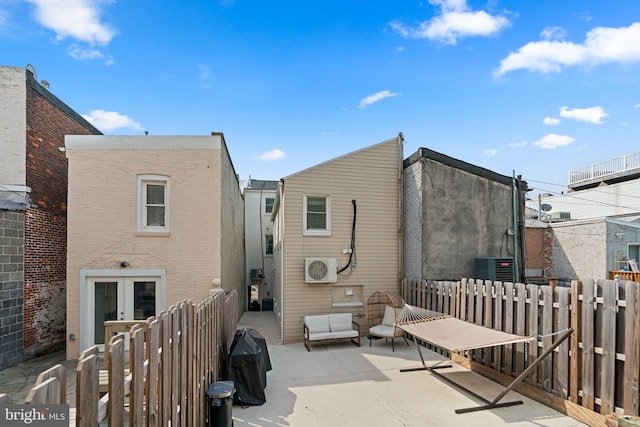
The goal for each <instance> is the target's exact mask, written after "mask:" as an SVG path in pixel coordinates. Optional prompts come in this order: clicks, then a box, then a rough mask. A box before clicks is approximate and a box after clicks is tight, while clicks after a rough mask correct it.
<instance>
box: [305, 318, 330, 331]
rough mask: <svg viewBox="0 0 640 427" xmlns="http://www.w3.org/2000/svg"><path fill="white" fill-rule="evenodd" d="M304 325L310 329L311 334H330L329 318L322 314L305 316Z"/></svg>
mask: <svg viewBox="0 0 640 427" xmlns="http://www.w3.org/2000/svg"><path fill="white" fill-rule="evenodd" d="M304 324H305V325H307V327H308V328H309V333H310V334H313V333H315V332H329V331H330V329H329V316H328V315H326V314H321V315H318V316H304Z"/></svg>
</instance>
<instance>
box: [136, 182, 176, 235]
mask: <svg viewBox="0 0 640 427" xmlns="http://www.w3.org/2000/svg"><path fill="white" fill-rule="evenodd" d="M138 232H149V233H168V232H169V177H168V176H163V175H138Z"/></svg>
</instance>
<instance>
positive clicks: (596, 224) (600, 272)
mask: <svg viewBox="0 0 640 427" xmlns="http://www.w3.org/2000/svg"><path fill="white" fill-rule="evenodd" d="M551 227H552V228H553V248H552V251H553V276H555V277H556V278H557V279H558V280H559V281H563V282H569V281H571V280H585V279H594V280H598V279H607V278H609V271H613V270H623V269H625V268H627V267H628V264H627V263H626V262H625V261H624V260H636V262H637V261H639V260H640V224H638V223H634V222H628V221H622V220H620V219H615V218H596V219H590V220H581V221H567V222H560V223H553V224H551Z"/></svg>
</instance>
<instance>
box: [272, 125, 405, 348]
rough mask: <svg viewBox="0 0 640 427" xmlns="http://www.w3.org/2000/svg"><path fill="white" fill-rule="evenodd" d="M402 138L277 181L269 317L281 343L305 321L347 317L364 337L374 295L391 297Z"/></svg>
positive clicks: (397, 275) (293, 337)
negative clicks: (325, 316) (367, 307)
mask: <svg viewBox="0 0 640 427" xmlns="http://www.w3.org/2000/svg"><path fill="white" fill-rule="evenodd" d="M402 147H403V138H402V135H399V136H398V137H396V138H392V139H390V140H388V141H384V142H381V143H379V144H376V145H373V146H370V147H367V148H364V149H362V150H359V151H355V152H352V153H350V154H346V155H344V156H341V157H338V158H335V159H333V160H329V161H327V162H324V163H321V164H318V165H316V166H313V167H311V168H308V169H305V170H303V171H300V172H297V173H295V174H293V175H289V176H287V177H285V178H282V179H281V180H280V183H279V186H278V193H277V195H276V200H275V206H274V208H273V222H274V264H275V277H274V294H273V296H274V314H275V316H276V319H277V321H278V323H279V325H280V328H281V337H282V342H284V343H290V342H297V341H302V339H303V333H302V332H303V331H302V330H303V323H302V318H303V316H305V315H313V314H326V313H338V312H350V313H352V315H353V318H354V319H356V320H357V321H358V322H359V323H360V324H361V331H362V333H366V321H365V304H366V301H367V298H368V297H369V296H370V295H371V294H372V293H373V292H375V291H393V292H398V291H399V285H400V279H401V277H402V276H401V267H402V262H401V259H402V256H401V250H402V241H401V239H402V234H401V232H400V228H401V225H402V224H401V206H402V158H403V157H402V156H403V149H402Z"/></svg>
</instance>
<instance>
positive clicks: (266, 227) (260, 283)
mask: <svg viewBox="0 0 640 427" xmlns="http://www.w3.org/2000/svg"><path fill="white" fill-rule="evenodd" d="M277 189H278V181H265V180H260V179H251V177H249V180H248V181H247V184H246V186H245V188H244V207H245V210H244V218H245V243H244V244H245V252H246V254H247V262H246V276H245V277H246V283H247V286H251V287H252V289H255V292H254V294H255V295H254V296H255V298H256V299H255V301H256V302H257V307H259V308H261V309H262V310H265V311H268V310H270V309H273V270H274V266H273V223H272V222H271V213H272V211H273V204H274V202H275V199H276V190H277ZM251 302H252V301H247V305H246V306H247V307H249V305H250V304H251Z"/></svg>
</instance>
